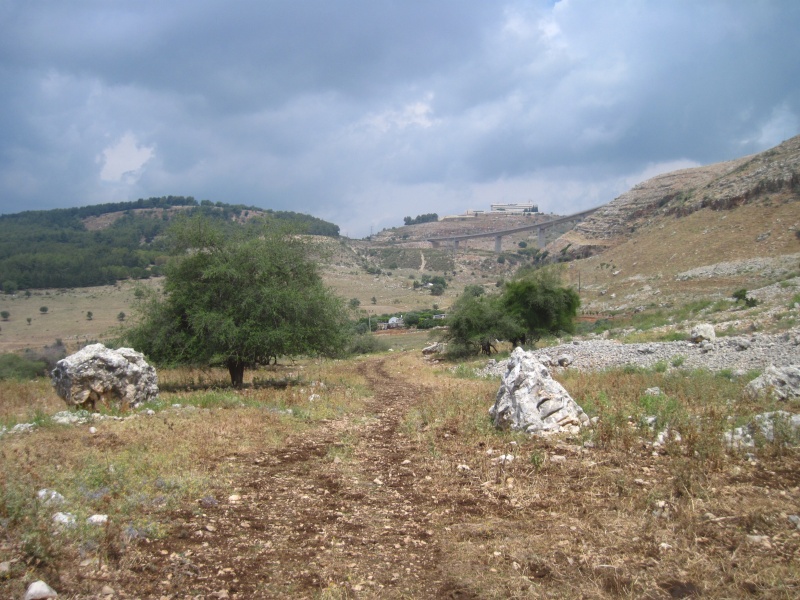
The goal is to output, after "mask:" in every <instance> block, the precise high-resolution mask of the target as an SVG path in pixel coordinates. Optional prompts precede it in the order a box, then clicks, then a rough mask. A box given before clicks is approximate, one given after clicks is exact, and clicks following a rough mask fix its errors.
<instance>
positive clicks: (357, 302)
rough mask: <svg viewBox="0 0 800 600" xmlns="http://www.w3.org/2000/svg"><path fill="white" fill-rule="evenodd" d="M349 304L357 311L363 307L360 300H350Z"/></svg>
mask: <svg viewBox="0 0 800 600" xmlns="http://www.w3.org/2000/svg"><path fill="white" fill-rule="evenodd" d="M348 304H349V305H350V308H352V309H353V310H355V309H357V308H358V307H359V306H361V300H359V299H358V298H350V302H348Z"/></svg>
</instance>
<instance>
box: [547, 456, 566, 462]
mask: <svg viewBox="0 0 800 600" xmlns="http://www.w3.org/2000/svg"><path fill="white" fill-rule="evenodd" d="M550 462H554V463H564V462H567V457H566V456H562V455H561V454H554V455H553V456H551V457H550Z"/></svg>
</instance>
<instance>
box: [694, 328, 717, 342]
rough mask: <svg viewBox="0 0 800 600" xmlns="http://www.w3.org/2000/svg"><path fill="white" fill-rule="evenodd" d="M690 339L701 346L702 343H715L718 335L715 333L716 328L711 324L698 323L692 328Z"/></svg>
mask: <svg viewBox="0 0 800 600" xmlns="http://www.w3.org/2000/svg"><path fill="white" fill-rule="evenodd" d="M689 339H690V340H692V341H693V342H694V343H695V344H699V343H700V342H713V341H715V340H716V339H717V334H716V332H715V331H714V326H713V325H711V324H710V323H698V324H697V325H695V326H694V327H692V331H691V333H689Z"/></svg>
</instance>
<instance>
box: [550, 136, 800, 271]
mask: <svg viewBox="0 0 800 600" xmlns="http://www.w3.org/2000/svg"><path fill="white" fill-rule="evenodd" d="M798 199H800V136H796V137H794V138H792V139H790V140H788V141H786V142H784V143H782V144H781V145H779V146H776V147H775V148H772V149H771V150H767V151H766V152H762V153H761V154H756V155H753V156H746V157H744V158H738V159H736V160H731V161H727V162H722V163H717V164H714V165H709V166H704V167H698V168H694V169H683V170H680V171H674V172H672V173H666V174H664V175H659V176H657V177H654V178H652V179H649V180H647V181H645V182H643V183H640V184H639V185H637V186H636V187H634V188H633V189H631V190H630V191H628V192H626V193H624V194H622V195H621V196H619V197H618V198H616V199H615V200H613V201H612V202H609V203H608V204H607V205H605V206H604V207H602V208H601V209H600V210H598V211H597V212H596V213H594V214H593V215H591V216H590V217H588V218H587V219H586V220H585V221H583V222H582V223H580V224H579V225H578V226H577V227H576V228H575V229H574V230H573V231H570V232H569V233H567V234H566V235H564V236H562V237H561V238H560V239H559V240H558V241H557V242H555V243H554V244H553V248H552V249H553V250H561V249H563V248H564V247H566V246H567V245H569V246H570V248H569V252H570V253H571V254H573V255H574V256H583V257H585V256H588V255H591V254H595V253H597V252H601V251H603V250H604V249H606V248H609V247H613V246H616V245H619V244H621V243H623V242H625V241H627V240H629V239H631V238H632V237H633V236H634V234H635V233H636V232H637V231H638V230H639V229H640V228H641V227H644V226H647V225H651V224H653V223H654V222H655V221H656V220H659V219H660V220H665V219H666V218H667V217H674V218H681V217H686V216H688V215H691V214H693V213H695V212H697V211H699V210H702V209H706V208H707V209H710V210H712V211H721V210H731V209H734V208H737V207H741V206H744V205H747V204H754V203H755V204H759V203H762V204H763V203H767V202H778V203H785V202H796V201H797V200H798Z"/></svg>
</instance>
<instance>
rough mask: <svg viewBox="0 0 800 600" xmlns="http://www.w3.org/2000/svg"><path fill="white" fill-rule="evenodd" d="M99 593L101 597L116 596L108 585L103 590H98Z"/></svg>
mask: <svg viewBox="0 0 800 600" xmlns="http://www.w3.org/2000/svg"><path fill="white" fill-rule="evenodd" d="M100 593H101V594H102V595H103V596H113V595H114V594H116V592H115V591H114V588H112V587H111V586H110V585H104V586H103V589H101V590H100Z"/></svg>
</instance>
